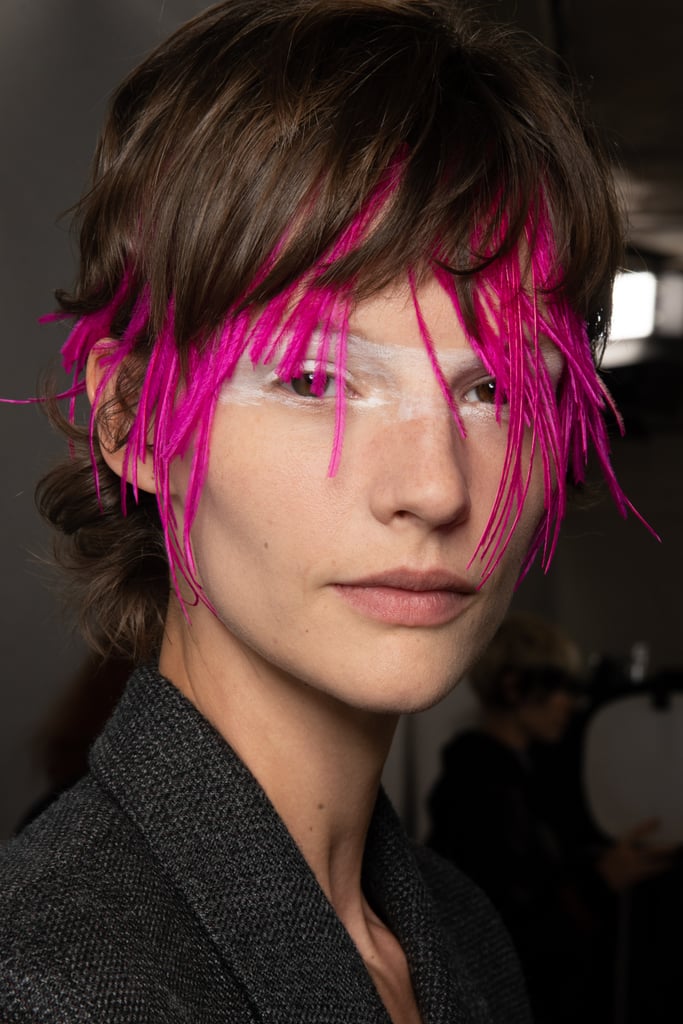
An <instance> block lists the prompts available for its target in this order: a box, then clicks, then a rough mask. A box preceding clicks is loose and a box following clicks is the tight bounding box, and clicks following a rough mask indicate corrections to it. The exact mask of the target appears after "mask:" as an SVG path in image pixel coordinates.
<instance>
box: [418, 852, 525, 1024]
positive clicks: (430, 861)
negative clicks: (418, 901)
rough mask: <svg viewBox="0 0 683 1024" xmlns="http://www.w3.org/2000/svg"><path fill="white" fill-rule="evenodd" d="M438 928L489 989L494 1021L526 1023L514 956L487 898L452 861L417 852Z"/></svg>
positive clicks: (523, 989) (496, 914)
mask: <svg viewBox="0 0 683 1024" xmlns="http://www.w3.org/2000/svg"><path fill="white" fill-rule="evenodd" d="M415 853H416V857H417V862H418V865H419V869H420V872H421V874H422V877H423V879H424V881H425V883H426V885H427V888H428V889H429V891H430V893H431V896H432V899H433V901H434V904H435V906H436V908H437V913H438V916H439V920H440V923H441V926H442V927H443V929H444V931H445V934H446V936H447V938H448V941H449V942H450V944H451V949H452V952H453V953H454V954H455V956H456V957H457V958H458V959H460V960H462V961H464V962H465V964H466V966H467V968H468V970H469V972H470V974H471V975H472V977H473V978H474V979H475V981H476V982H477V983H478V984H479V985H480V986H481V988H482V990H483V991H485V992H486V993H487V996H488V998H489V1000H490V1003H491V1006H492V1008H494V1009H495V1010H497V1011H498V1015H494V1019H496V1020H504V1021H505V1022H506V1024H529V1022H530V1017H529V1011H528V1000H527V995H526V988H525V984H524V980H523V978H522V973H521V968H520V966H519V961H518V958H517V954H516V952H515V950H514V947H513V945H512V942H511V940H510V937H509V935H508V933H507V930H506V929H505V927H504V925H503V923H502V921H501V920H500V917H499V916H498V913H497V911H496V910H495V909H494V907H493V905H492V903H491V902H490V900H489V899H488V897H487V896H486V895H485V894H484V893H483V892H482V891H481V889H479V887H478V886H476V885H475V884H474V882H472V881H471V880H470V879H469V878H468V877H467V876H466V875H465V874H463V872H462V871H460V870H459V869H458V868H457V867H455V865H454V864H453V863H451V862H450V861H448V860H446V859H444V858H443V857H440V856H439V854H437V853H435V852H434V851H433V850H431V849H429V848H427V847H422V846H418V847H416V850H415Z"/></svg>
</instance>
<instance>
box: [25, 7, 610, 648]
mask: <svg viewBox="0 0 683 1024" xmlns="http://www.w3.org/2000/svg"><path fill="white" fill-rule="evenodd" d="M398 159H400V160H401V166H402V173H401V177H400V181H399V183H398V186H397V188H396V190H395V192H394V193H393V195H392V199H391V202H390V203H389V204H388V205H387V207H386V209H385V210H384V211H383V214H382V217H381V218H380V219H379V220H378V222H377V224H375V225H373V229H372V230H371V231H369V232H367V234H366V236H365V237H364V238H363V239H362V241H361V243H360V244H359V245H357V246H356V247H355V248H354V249H353V250H352V251H351V252H349V254H348V255H347V256H346V257H344V258H342V259H340V260H336V261H334V263H333V264H331V265H330V267H329V269H328V272H327V275H328V280H324V281H323V283H329V284H334V283H340V282H342V281H348V280H351V279H352V278H355V277H358V278H359V280H360V282H361V285H360V287H361V289H362V291H363V292H364V293H366V294H369V293H371V292H372V291H374V290H376V289H379V288H380V287H382V286H383V285H385V284H388V283H389V282H390V281H391V280H393V279H394V278H395V277H396V276H397V274H398V273H399V272H400V271H401V270H403V269H405V268H408V267H413V268H418V269H419V268H421V267H422V268H424V262H425V255H426V254H427V253H430V252H431V251H432V250H433V243H434V239H435V238H438V239H439V240H440V243H441V247H442V251H443V252H444V253H445V254H446V256H447V259H446V260H445V263H446V264H447V266H448V268H449V269H451V270H452V271H453V273H454V274H455V275H456V284H457V288H458V292H459V295H460V298H461V303H462V308H463V310H464V312H465V315H466V316H467V317H469V316H471V302H470V300H469V296H471V289H472V286H473V285H472V282H473V280H474V278H475V276H476V272H477V270H478V269H480V268H481V267H482V266H483V265H485V264H486V263H487V262H490V261H491V260H492V259H494V258H495V257H496V255H497V254H499V253H501V252H505V251H509V250H510V249H511V248H512V247H514V245H515V244H516V242H517V241H518V239H519V238H520V236H521V235H522V232H523V230H524V227H525V225H526V224H528V222H529V214H530V211H532V210H533V207H534V205H535V204H537V203H538V202H539V199H540V197H542V198H543V201H544V202H545V204H546V206H547V210H548V214H549V217H550V220H551V223H552V229H553V233H554V240H555V253H556V259H557V264H558V266H557V274H556V278H557V282H558V283H557V287H558V288H559V289H561V290H562V293H563V295H564V296H566V298H567V299H568V301H569V303H570V305H571V306H572V308H573V309H574V310H576V311H577V312H578V313H579V314H580V315H581V316H583V317H585V318H586V319H587V320H588V319H593V320H596V322H597V320H600V322H601V324H602V325H603V326H604V325H605V323H606V319H607V317H608V312H609V294H610V291H611V281H612V278H613V275H614V272H615V270H616V267H617V265H618V262H619V259H620V254H621V227H620V218H619V214H618V211H617V207H616V203H615V200H614V196H613V193H612V186H611V179H610V174H609V172H608V169H607V165H606V162H605V160H604V158H603V156H602V155H601V154H600V151H599V148H598V147H596V145H595V142H594V140H592V139H589V138H588V137H587V130H586V129H585V128H584V127H583V126H582V124H581V122H580V120H579V118H578V117H577V115H576V113H575V111H574V109H573V105H572V102H571V101H570V99H569V97H568V96H567V95H566V94H565V93H564V92H562V91H561V90H560V89H559V88H558V87H557V85H556V84H555V82H554V80H553V78H552V75H551V74H550V73H549V72H548V71H547V70H546V68H545V64H544V61H543V59H542V58H541V57H540V56H539V55H538V53H537V52H536V51H535V50H534V48H533V46H532V44H531V42H530V41H529V40H526V39H523V38H521V37H518V36H516V35H515V34H514V33H512V32H511V30H509V29H503V28H499V27H495V26H493V25H491V24H489V23H487V22H486V23H484V22H480V21H478V20H477V19H476V18H474V17H473V16H472V15H470V14H466V13H465V12H464V11H463V10H462V9H460V8H459V7H458V6H457V5H456V4H454V3H450V2H447V0H229V2H226V3H221V4H218V5H217V6H215V7H213V8H210V9H209V10H208V11H206V12H204V13H203V14H201V15H199V16H198V17H197V18H195V19H194V20H193V21H191V22H189V23H188V24H187V25H185V26H184V27H182V28H181V29H180V30H179V31H178V32H176V33H175V34H174V35H173V36H171V38H170V39H169V40H168V41H167V42H165V43H164V44H163V45H161V46H160V47H159V48H158V49H157V50H156V51H155V52H154V53H153V54H152V55H151V56H150V57H149V58H148V59H147V60H145V61H144V62H143V63H142V64H141V65H140V66H139V67H138V68H137V69H136V70H135V71H133V72H132V74H131V75H130V76H129V77H128V78H127V79H126V80H125V81H124V82H123V84H122V85H121V87H120V88H119V89H118V91H117V92H116V94H115V96H114V97H113V100H112V104H111V108H110V112H109V116H108V119H107V122H106V124H105V127H104V130H103V133H102V136H101V139H100V142H99V145H98V149H97V153H96V156H95V163H94V170H93V181H92V186H91V188H90V189H89V191H88V192H87V194H86V195H85V196H84V198H83V199H82V200H81V202H80V204H79V206H78V220H79V222H80V225H81V234H80V244H81V269H80V275H79V278H78V281H77V283H76V286H75V288H74V289H73V291H71V292H70V293H66V292H60V293H58V299H59V302H60V305H61V308H62V309H63V310H64V311H65V312H66V313H68V314H70V315H73V316H75V317H80V316H83V315H86V314H92V313H94V312H96V311H97V310H100V309H102V308H103V307H105V306H107V305H108V304H109V303H111V301H112V299H113V297H114V296H115V294H116V293H117V292H118V290H119V289H120V286H121V282H122V280H123V279H124V276H125V275H132V279H133V282H134V285H133V287H132V288H131V289H130V291H129V294H128V301H127V303H126V308H125V309H123V310H122V312H121V315H120V316H119V319H118V321H117V323H116V324H115V325H114V333H115V334H116V332H119V334H120V333H122V332H123V330H124V329H125V326H126V316H127V315H128V316H129V315H130V311H131V309H132V307H133V304H134V302H135V299H136V298H137V295H138V293H139V291H140V289H141V288H142V287H143V283H144V286H146V287H148V288H149V295H150V301H151V317H150V321H149V326H148V330H147V332H146V335H145V338H144V339H143V340H142V342H141V343H140V344H138V346H137V355H138V356H139V358H138V360H137V362H136V363H131V365H130V367H129V372H128V376H127V378H126V379H125V380H124V381H123V382H121V381H119V388H120V391H119V396H118V398H119V399H120V400H122V401H123V402H124V405H125V404H129V405H130V404H131V403H133V404H134V400H135V390H136V386H137V383H138V381H139V380H140V368H141V367H144V363H145V361H146V358H147V356H148V354H149V351H150V350H151V346H152V345H153V343H154V338H155V336H156V334H157V333H158V332H159V331H160V330H161V328H162V325H163V323H164V318H165V317H166V314H167V310H168V307H169V302H170V301H171V300H172V301H173V308H174V324H175V326H174V329H175V341H176V345H177V348H178V350H179V352H180V355H181V358H183V357H184V356H185V355H186V354H187V352H188V350H189V349H190V347H191V346H193V345H201V344H202V341H203V340H204V339H206V338H207V337H209V336H210V335H211V333H212V332H214V331H216V330H217V329H218V327H219V326H220V324H221V322H222V321H223V320H224V318H225V315H226V311H227V310H228V309H235V308H239V306H240V303H242V302H246V300H245V296H246V295H247V294H248V299H249V302H250V303H255V304H258V303H265V302H267V301H268V300H269V299H271V298H272V297H273V296H275V295H277V294H279V293H280V292H281V291H282V290H283V289H284V288H285V287H287V286H288V285H290V284H291V283H292V282H293V281H295V280H296V279H297V278H298V277H300V276H301V275H302V273H304V272H305V271H306V270H307V269H308V268H310V267H312V266H314V265H315V264H316V263H318V261H319V260H320V259H321V257H322V256H323V255H324V253H325V252H327V251H329V249H330V247H331V246H332V245H333V243H334V241H335V239H337V238H338V237H339V235H340V233H341V232H342V231H343V230H344V229H345V228H346V227H347V226H348V225H349V224H350V223H351V222H352V221H353V219H354V218H355V217H356V216H357V215H358V214H359V211H361V210H362V209H363V207H364V204H365V203H366V202H367V199H368V197H369V196H371V195H372V194H373V192H374V191H375V190H376V189H377V188H378V186H379V185H380V183H381V182H382V181H383V180H384V179H385V178H386V175H387V173H388V172H389V171H390V169H391V167H392V165H394V164H395V162H396V161H397V160H398ZM475 224H476V225H477V227H478V241H477V246H476V249H473V246H472V237H473V228H474V225H475ZM283 239H284V240H285V241H284V244H283ZM273 253H275V254H276V255H275V257H274V258H272V259H271V260H270V263H269V264H268V269H267V272H266V273H265V274H261V276H260V277H259V271H260V268H262V267H263V266H264V263H265V262H266V261H268V260H269V258H270V257H271V256H272V254H273ZM99 415H100V417H106V415H107V408H104V409H101V410H100V411H99ZM54 416H55V419H56V420H57V421H58V424H59V425H61V427H62V428H63V429H66V430H68V431H69V432H70V435H71V437H72V444H73V445H74V452H75V454H74V457H73V459H72V460H71V461H70V462H69V463H68V464H67V465H65V466H62V467H58V468H57V469H56V470H54V471H53V472H52V473H51V474H49V475H48V476H47V477H46V478H45V479H44V480H43V481H42V482H41V484H40V485H39V488H38V502H39V506H40V509H41V511H42V513H43V515H45V516H46V518H47V519H49V520H50V521H51V522H52V523H54V524H55V525H56V526H57V527H58V529H59V530H60V531H61V532H62V540H61V541H60V542H59V545H58V548H59V550H58V558H59V559H60V561H61V562H62V563H63V564H65V565H66V566H67V567H68V568H69V569H71V570H72V578H73V580H74V586H75V587H76V589H77V591H78V604H79V606H80V608H81V610H82V625H83V627H84V630H85V632H86V635H87V636H88V638H89V639H90V640H91V642H93V643H95V644H96V645H97V646H99V647H100V648H101V649H105V650H108V649H110V648H114V649H118V650H122V651H124V652H126V653H134V654H135V656H140V657H147V656H149V655H150V654H151V653H153V651H154V649H155V647H157V646H158V644H159V642H160V638H161V630H162V628H163V619H164V614H165V607H166V602H167V599H168V580H167V572H166V570H165V556H164V552H163V545H162V539H161V532H160V528H159V519H158V513H157V511H156V507H155V505H154V499H153V498H149V499H148V496H147V495H141V499H142V500H141V501H140V502H139V504H137V505H136V504H135V503H134V502H132V501H130V502H128V509H129V511H128V516H127V519H126V520H125V521H124V519H123V518H122V514H121V511H120V501H119V496H120V495H119V490H120V481H119V479H118V478H116V477H114V474H113V473H111V471H110V470H109V469H108V468H107V466H106V465H105V464H104V462H103V460H102V459H101V458H99V460H98V470H99V477H100V488H101V491H100V499H99V505H100V506H101V510H100V508H99V507H98V499H97V497H96V495H95V491H94V484H93V481H92V473H91V471H90V464H89V451H88V446H89V441H88V438H87V430H86V429H85V428H82V429H81V428H77V427H75V428H71V427H68V426H67V425H66V424H65V423H64V421H63V419H61V418H60V417H59V415H58V414H56V413H55V414H54ZM116 422H117V423H118V424H119V426H118V428H112V429H114V430H115V433H116V440H117V442H118V443H119V444H123V443H124V441H125V423H124V426H121V425H120V424H121V423H122V418H121V417H120V416H119V417H118V419H117V421H116Z"/></svg>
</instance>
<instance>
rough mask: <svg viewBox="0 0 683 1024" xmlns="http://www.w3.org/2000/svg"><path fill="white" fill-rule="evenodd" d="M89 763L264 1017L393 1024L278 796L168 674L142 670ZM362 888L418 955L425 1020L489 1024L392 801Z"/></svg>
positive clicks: (370, 849) (371, 847)
mask: <svg viewBox="0 0 683 1024" xmlns="http://www.w3.org/2000/svg"><path fill="white" fill-rule="evenodd" d="M91 767H92V770H93V773H94V774H95V775H96V777H97V778H98V781H99V782H100V784H101V785H103V786H104V787H105V788H106V789H108V790H109V792H110V793H111V794H112V795H113V796H114V798H115V799H116V800H117V802H118V803H119V804H120V806H121V807H122V809H123V810H124V811H125V813H126V814H127V815H128V816H129V817H130V818H132V819H133V821H134V822H135V824H136V826H137V827H138V829H139V830H140V831H141V832H142V833H143V834H144V836H145V837H146V840H147V842H148V844H149V846H150V849H151V851H152V854H153V856H154V858H155V859H156V860H157V861H158V863H159V864H160V865H161V867H162V868H163V870H164V871H165V872H166V873H167V874H168V875H169V877H170V878H171V879H172V881H173V884H174V886H175V893H173V892H171V893H170V894H169V902H171V903H172V901H173V900H174V899H180V898H184V900H186V901H187V902H188V903H189V905H190V906H191V907H192V908H193V910H194V912H195V913H196V915H197V916H198V918H199V919H200V920H201V922H202V925H203V927H204V929H205V931H206V933H207V935H208V936H210V939H211V940H212V941H213V943H214V944H215V946H216V947H217V948H218V950H219V952H220V955H221V957H222V959H223V961H224V962H225V963H226V968H227V970H228V971H230V972H231V973H232V974H233V975H234V976H235V977H236V978H237V979H238V980H239V982H240V983H241V985H242V986H243V987H244V989H245V991H246V992H247V993H248V996H249V999H250V1001H251V1002H252V1003H253V1005H254V1007H255V1009H256V1011H257V1017H258V1019H263V1020H264V1021H266V1020H267V1021H272V1022H274V1024H276V1022H282V1024H284V1022H288V1024H291V1021H297V1022H301V1024H306V1022H310V1024H313V1022H315V1024H324V1022H329V1024H336V1022H349V1024H389V1018H388V1015H387V1013H386V1010H385V1009H384V1006H383V1004H382V1002H381V1000H380V999H379V996H378V995H377V992H376V989H375V987H374V985H373V983H372V980H371V978H370V976H369V974H368V972H367V970H366V969H365V966H364V964H363V962H362V960H361V958H360V956H359V954H358V952H357V950H356V948H355V946H354V944H353V942H352V941H351V939H350V937H349V935H348V933H347V932H346V930H345V928H344V927H343V925H342V924H341V922H340V921H339V919H338V917H337V915H336V914H335V912H334V910H333V908H332V907H331V906H330V904H329V902H328V901H327V899H326V897H325V895H324V893H323V892H322V890H321V889H320V887H319V885H318V883H317V881H316V879H315V877H314V875H313V874H312V872H311V871H310V869H309V867H308V865H307V864H306V862H305V860H304V858H303V857H302V855H301V853H300V852H299V850H298V848H297V846H296V845H295V843H294V841H293V840H292V838H291V836H290V835H289V833H288V832H287V830H286V828H285V826H284V824H283V822H282V821H281V819H280V818H279V816H278V815H277V813H276V811H275V809H274V808H273V806H272V804H271V803H270V801H269V800H268V798H267V796H266V795H265V793H264V792H263V790H262V789H261V787H260V786H259V784H258V783H257V782H256V780H255V779H254V777H253V776H252V775H251V774H250V772H249V771H248V769H247V768H246V766H245V765H244V764H243V763H242V762H241V761H240V760H239V758H238V757H237V756H236V755H235V754H234V752H233V751H232V750H231V748H230V747H229V746H228V744H227V743H226V742H225V741H224V740H223V739H222V738H221V737H220V736H219V735H218V733H216V731H215V730H214V729H213V727H212V726H211V725H210V724H209V723H208V722H207V721H206V720H205V719H204V718H203V717H202V716H201V715H200V714H199V713H198V712H197V710H196V709H195V708H194V707H193V705H192V704H190V703H189V702H188V701H187V700H186V699H185V698H184V697H183V696H182V694H180V692H179V691H178V690H177V689H176V688H175V687H174V686H172V684H170V683H169V682H168V681H167V680H165V679H163V677H161V676H160V675H159V674H158V673H157V672H156V671H154V670H150V669H142V670H139V671H138V672H137V673H136V674H135V676H134V677H133V679H132V680H131V682H130V684H129V686H128V689H127V691H126V694H125V695H124V697H123V700H122V701H121V704H120V705H119V707H118V708H117V711H116V712H115V714H114V716H113V718H112V719H111V721H110V722H109V724H108V726H107V728H106V729H105V731H104V733H103V734H102V736H101V737H100V739H99V740H98V742H97V743H96V745H95V747H94V749H93V752H92V756H91ZM364 885H365V886H366V891H367V893H368V896H369V898H370V900H371V902H372V903H373V905H374V907H375V909H376V910H377V912H378V913H379V914H380V916H382V917H383V919H384V920H385V921H386V923H387V924H388V925H389V927H390V928H392V930H393V931H394V932H395V934H396V936H397V938H398V939H399V941H400V942H401V944H402V946H403V948H404V949H405V951H406V954H407V956H408V960H409V963H410V966H411V972H412V974H413V979H414V984H415V988H416V994H417V996H418V1001H419V1003H420V1006H421V1010H422V1013H423V1020H424V1022H425V1024H446V1022H447V1021H448V1022H449V1024H452V1022H454V1021H463V1022H464V1021H468V1022H469V1021H475V1020H477V1021H478V1020H485V1019H486V1017H480V1016H479V1014H476V1015H475V1016H471V1015H470V1014H469V1013H468V1012H467V1011H465V1009H464V1007H465V1003H466V1002H469V999H465V998H464V997H465V996H466V995H467V993H466V991H465V990H466V989H467V983H466V979H465V981H464V982H463V981H462V980H460V981H456V979H454V977H453V967H454V965H453V964H452V963H449V962H448V959H447V956H446V953H445V942H444V936H443V932H442V931H441V929H440V927H439V924H438V921H437V920H436V915H435V912H434V908H433V906H432V904H431V901H430V898H429V895H428V893H427V891H426V888H425V886H424V884H423V883H422V880H421V877H420V876H419V873H418V870H417V866H416V863H415V859H414V857H413V854H412V851H411V849H410V847H409V846H408V843H407V841H406V839H405V837H404V835H403V833H402V830H401V829H400V826H399V824H398V822H397V820H396V818H395V815H394V814H393V811H392V810H391V808H390V806H389V804H388V801H386V798H384V797H382V798H381V799H380V802H379V806H378V810H377V813H376V815H375V818H374V820H373V823H372V827H371V830H370V835H369V837H368V845H367V851H366V858H365V868H364ZM463 984H464V986H465V990H463ZM470 995H471V993H470ZM470 1005H471V1004H470Z"/></svg>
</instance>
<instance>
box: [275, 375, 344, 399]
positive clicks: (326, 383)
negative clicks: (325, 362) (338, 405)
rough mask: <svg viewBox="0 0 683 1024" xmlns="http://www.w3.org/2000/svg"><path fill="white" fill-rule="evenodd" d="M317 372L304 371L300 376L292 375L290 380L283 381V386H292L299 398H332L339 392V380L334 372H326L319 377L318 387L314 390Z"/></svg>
mask: <svg viewBox="0 0 683 1024" xmlns="http://www.w3.org/2000/svg"><path fill="white" fill-rule="evenodd" d="M315 376H316V375H315V373H314V372H313V371H311V372H310V373H302V374H300V375H299V376H298V377H292V379H291V380H290V381H283V382H282V386H283V387H286V388H291V390H292V391H293V392H294V394H295V395H298V396H299V398H332V397H334V395H336V393H337V381H336V379H335V378H334V377H333V376H332V374H329V373H325V374H323V375H322V376H321V377H320V378H319V379H318V387H317V388H315V390H314V383H313V382H314V380H315Z"/></svg>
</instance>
